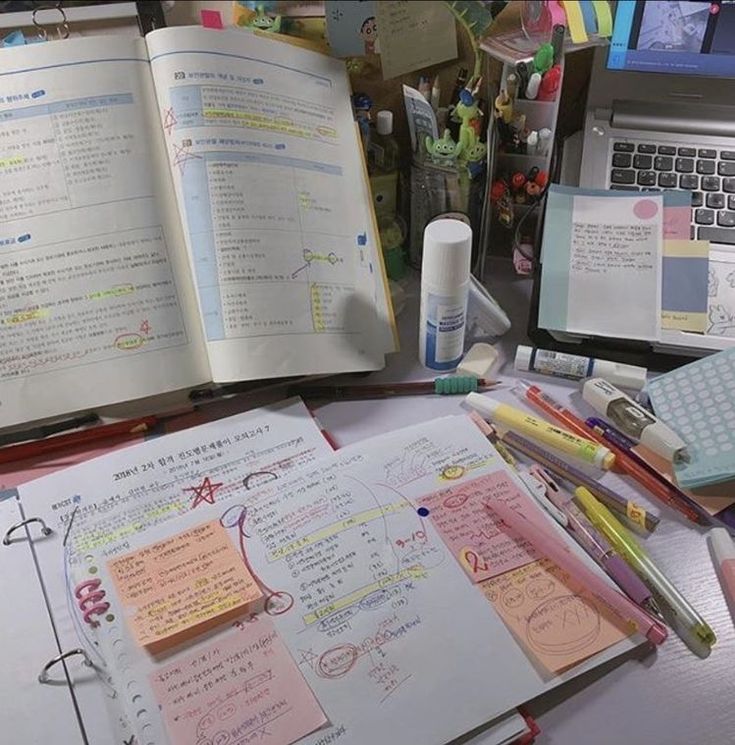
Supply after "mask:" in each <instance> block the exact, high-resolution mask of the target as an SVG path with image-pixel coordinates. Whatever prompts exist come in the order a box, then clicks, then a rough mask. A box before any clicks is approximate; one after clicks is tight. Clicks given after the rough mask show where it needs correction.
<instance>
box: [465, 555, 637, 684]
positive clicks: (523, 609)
mask: <svg viewBox="0 0 735 745" xmlns="http://www.w3.org/2000/svg"><path fill="white" fill-rule="evenodd" d="M480 587H481V588H482V591H483V593H484V594H485V597H487V599H488V600H489V601H490V602H491V603H492V604H493V607H494V608H495V610H496V611H497V613H498V615H499V616H500V617H501V618H502V619H503V621H504V623H505V625H506V626H507V627H508V628H509V630H510V631H511V633H512V634H513V635H514V636H515V637H516V639H517V640H518V641H519V642H520V644H521V645H522V646H523V647H524V648H525V650H526V653H527V654H528V655H529V656H531V657H532V658H533V659H535V660H536V661H537V662H538V663H539V664H540V665H541V666H543V667H544V668H545V669H546V670H548V671H549V672H551V673H554V674H558V673H560V672H561V671H562V670H566V669H567V668H569V667H572V666H573V665H576V664H578V663H580V662H582V661H583V660H585V659H587V658H588V657H591V656H592V655H593V654H597V653H598V652H601V651H602V650H603V649H607V648H608V647H610V646H612V645H613V644H615V643H617V642H619V641H620V640H621V639H624V638H625V637H626V636H628V634H629V631H628V629H625V628H623V627H622V626H621V625H620V624H621V622H620V621H619V620H618V619H617V618H616V617H615V616H613V615H612V614H611V613H610V612H609V611H608V610H607V609H606V608H605V607H603V606H601V605H600V604H599V603H598V602H597V601H596V600H595V599H594V598H593V597H592V596H591V595H590V594H589V593H588V592H587V590H586V589H585V588H584V587H583V586H582V585H580V584H579V583H578V582H576V581H575V580H573V579H572V578H571V577H570V576H569V574H568V573H567V572H565V571H563V570H562V569H560V568H559V567H557V566H556V564H554V563H553V562H551V561H549V560H548V559H539V560H538V561H535V562H533V563H532V564H527V565H526V566H523V567H520V568H518V569H514V570H513V571H510V572H506V573H505V574H501V575H500V576H499V577H495V578H493V579H489V580H487V581H485V582H483V583H482V584H481V585H480Z"/></svg>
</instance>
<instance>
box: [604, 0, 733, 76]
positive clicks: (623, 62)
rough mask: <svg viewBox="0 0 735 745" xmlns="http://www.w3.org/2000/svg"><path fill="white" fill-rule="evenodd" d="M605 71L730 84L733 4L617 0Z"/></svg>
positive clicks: (701, 0)
mask: <svg viewBox="0 0 735 745" xmlns="http://www.w3.org/2000/svg"><path fill="white" fill-rule="evenodd" d="M607 67H608V69H610V70H635V71H639V72H664V73H675V74H678V75H706V76H707V77H715V78H716V77H723V78H735V0H719V1H715V2H706V1H704V0H671V1H669V0H645V1H644V0H635V1H634V0H620V1H619V2H618V4H617V11H616V14H615V28H614V31H613V37H612V40H611V42H610V53H609V55H608V58H607Z"/></svg>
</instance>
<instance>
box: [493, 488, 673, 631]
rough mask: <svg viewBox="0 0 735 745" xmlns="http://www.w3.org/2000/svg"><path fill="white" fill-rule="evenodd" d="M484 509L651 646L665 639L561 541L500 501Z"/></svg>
mask: <svg viewBox="0 0 735 745" xmlns="http://www.w3.org/2000/svg"><path fill="white" fill-rule="evenodd" d="M485 506H486V507H487V508H488V510H490V511H491V512H494V513H495V514H496V515H497V516H498V517H499V518H500V519H501V520H502V521H503V523H505V525H507V526H508V527H509V528H510V529H511V530H512V531H514V532H515V533H517V534H518V535H519V536H522V537H523V538H525V539H526V540H527V541H529V543H531V544H532V545H533V546H534V547H535V548H536V549H537V550H538V551H539V553H542V554H543V555H544V556H546V557H548V558H549V559H551V561H553V562H554V563H555V564H556V565H557V566H558V567H559V568H560V569H562V570H564V571H565V572H568V573H569V575H570V576H571V577H573V578H574V579H576V580H577V581H578V582H579V583H580V584H582V585H583V586H584V587H585V589H587V591H588V592H589V593H590V594H591V595H592V597H594V599H595V600H597V602H598V603H600V605H603V606H604V607H605V608H607V609H608V610H610V612H611V613H613V614H615V615H616V616H617V617H618V618H621V619H622V620H623V621H624V622H625V623H626V624H632V625H633V626H634V627H635V628H637V629H638V630H639V631H640V632H641V633H642V634H644V635H645V636H646V638H647V639H648V640H649V641H651V642H653V643H654V644H662V643H663V641H664V640H665V639H666V637H667V636H668V631H667V629H666V627H665V626H664V625H663V624H661V623H660V622H658V621H657V620H655V619H654V618H652V617H651V616H650V615H649V614H648V613H646V612H645V611H644V610H643V609H642V608H639V607H638V606H637V605H636V604H635V603H633V602H632V601H631V600H629V599H628V598H627V597H626V596H625V595H623V594H622V593H621V592H619V591H618V590H616V589H615V588H613V587H611V586H610V585H609V584H608V583H607V582H606V581H605V580H604V579H603V578H602V577H600V576H599V575H598V574H596V573H595V572H594V571H592V569H590V568H589V567H588V566H587V565H586V564H585V563H584V562H583V561H582V560H581V559H580V558H579V557H578V556H576V555H575V554H574V553H572V551H571V550H570V549H569V548H568V547H567V546H565V545H564V543H562V542H561V540H560V539H559V538H558V537H557V536H556V535H553V534H552V533H550V532H547V531H546V530H544V529H543V528H542V527H540V526H539V525H537V524H535V523H534V522H531V520H528V519H527V518H526V517H524V516H523V514H522V513H521V512H518V511H516V510H514V509H513V508H512V507H509V506H508V505H507V504H504V503H503V502H501V501H500V500H494V501H492V502H486V503H485Z"/></svg>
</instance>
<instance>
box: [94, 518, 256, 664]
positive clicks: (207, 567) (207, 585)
mask: <svg viewBox="0 0 735 745" xmlns="http://www.w3.org/2000/svg"><path fill="white" fill-rule="evenodd" d="M107 566H108V568H109V571H110V574H111V575H112V579H113V582H114V584H115V588H116V590H117V593H118V596H119V597H120V601H121V602H122V604H123V605H124V606H125V610H126V617H127V622H128V624H129V625H130V628H131V630H132V632H133V635H134V636H135V638H136V640H137V641H138V643H139V644H140V645H141V646H142V647H146V648H148V649H149V650H150V651H151V652H153V653H158V652H160V651H162V650H164V649H166V648H168V647H171V646H174V645H176V644H180V643H181V642H183V641H186V640H187V639H190V638H191V637H193V636H196V635H198V634H201V633H203V632H205V631H207V630H209V629H210V628H212V627H213V626H216V625H218V624H220V623H224V622H226V621H229V620H231V619H232V618H234V617H236V616H238V615H241V614H242V613H244V612H245V611H247V610H249V609H251V606H253V605H254V604H256V603H257V602H258V601H260V600H262V597H263V593H262V592H261V590H260V588H259V587H258V585H257V584H256V582H255V580H254V579H253V577H252V575H251V574H250V572H249V571H248V570H247V568H246V567H245V564H244V562H243V560H242V558H241V557H240V555H239V554H238V552H237V550H236V549H235V547H234V546H233V545H232V542H231V541H230V539H229V537H228V536H227V531H226V530H225V529H224V528H223V527H222V526H221V525H220V523H219V522H218V521H217V520H212V521H211V522H208V523H204V524H203V525H198V526H197V527H195V528H192V529H190V530H187V531H184V532H183V533H178V534H176V535H174V536H171V537H170V538H167V539H166V540H163V541H159V542H158V543H152V544H151V545H150V546H145V547H144V548H141V549H138V550H137V551H133V552H131V553H129V554H125V555H123V556H120V557H118V558H116V559H112V560H110V561H109V562H108V563H107Z"/></svg>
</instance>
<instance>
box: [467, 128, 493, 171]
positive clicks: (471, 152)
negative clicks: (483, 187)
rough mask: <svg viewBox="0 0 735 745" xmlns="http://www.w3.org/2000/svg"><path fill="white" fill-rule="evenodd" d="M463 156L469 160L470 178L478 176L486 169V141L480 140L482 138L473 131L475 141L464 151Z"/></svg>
mask: <svg viewBox="0 0 735 745" xmlns="http://www.w3.org/2000/svg"><path fill="white" fill-rule="evenodd" d="M462 157H463V159H464V160H465V161H466V162H467V172H468V173H469V174H470V178H473V179H474V178H477V177H478V176H480V175H482V173H483V172H484V170H485V158H486V157H487V145H486V144H485V143H484V142H480V138H479V137H477V135H474V133H473V142H472V144H471V145H470V146H469V147H468V148H467V149H466V150H465V151H464V152H463V154H462Z"/></svg>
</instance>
